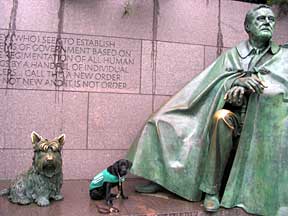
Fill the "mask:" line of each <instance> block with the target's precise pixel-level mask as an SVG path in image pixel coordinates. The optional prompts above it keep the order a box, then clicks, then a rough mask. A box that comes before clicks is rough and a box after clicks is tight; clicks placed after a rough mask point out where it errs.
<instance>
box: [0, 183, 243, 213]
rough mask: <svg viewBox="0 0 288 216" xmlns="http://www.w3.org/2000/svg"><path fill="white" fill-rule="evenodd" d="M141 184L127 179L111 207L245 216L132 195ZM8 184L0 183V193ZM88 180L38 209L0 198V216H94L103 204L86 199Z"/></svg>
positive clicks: (165, 196) (168, 197) (160, 196)
mask: <svg viewBox="0 0 288 216" xmlns="http://www.w3.org/2000/svg"><path fill="white" fill-rule="evenodd" d="M139 182H141V183H143V181H142V180H139V179H128V180H127V181H126V182H125V183H124V190H125V192H126V195H128V196H129V199H128V200H122V199H119V200H115V201H114V205H115V206H116V207H118V208H119V209H120V213H118V214H116V213H115V214H110V215H121V216H122V215H123V216H124V215H135V216H146V215H147V216H209V215H210V216H214V215H215V216H216V215H217V216H247V215H248V214H246V213H245V212H244V211H243V210H242V209H239V208H234V209H230V210H227V209H221V210H220V211H219V212H217V213H216V214H208V213H205V212H204V211H203V208H202V204H201V203H200V202H188V201H186V200H183V199H181V198H179V197H177V196H175V195H174V194H171V193H169V192H161V193H157V194H154V195H152V194H150V195H143V194H139V193H136V192H134V185H135V184H137V183H139ZM8 185H9V182H8V181H0V190H2V189H4V188H6V187H7V186H8ZM88 186H89V181H84V180H83V181H64V184H63V187H62V194H63V195H64V200H62V201H52V203H51V205H50V206H49V207H38V206H37V205H35V204H31V205H27V206H21V205H16V204H12V203H10V202H9V201H8V200H7V197H0V216H18V215H19V216H20V215H21V216H38V215H41V216H92V215H93V216H95V215H101V214H100V213H98V211H97V207H96V203H97V204H98V205H100V206H103V205H104V203H103V202H102V201H97V202H96V201H92V200H90V198H89V196H88V192H87V190H88Z"/></svg>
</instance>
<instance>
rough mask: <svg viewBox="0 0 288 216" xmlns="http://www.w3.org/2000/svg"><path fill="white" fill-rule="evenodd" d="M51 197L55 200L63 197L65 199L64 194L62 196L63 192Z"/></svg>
mask: <svg viewBox="0 0 288 216" xmlns="http://www.w3.org/2000/svg"><path fill="white" fill-rule="evenodd" d="M51 198H52V199H54V200H62V199H64V196H62V195H61V194H57V195H55V196H52V197H51Z"/></svg>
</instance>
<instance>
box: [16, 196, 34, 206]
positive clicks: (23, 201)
mask: <svg viewBox="0 0 288 216" xmlns="http://www.w3.org/2000/svg"><path fill="white" fill-rule="evenodd" d="M10 201H11V202H13V203H19V204H21V205H28V204H30V203H31V202H33V200H30V199H29V198H26V197H23V198H19V199H17V198H16V199H11V198H10Z"/></svg>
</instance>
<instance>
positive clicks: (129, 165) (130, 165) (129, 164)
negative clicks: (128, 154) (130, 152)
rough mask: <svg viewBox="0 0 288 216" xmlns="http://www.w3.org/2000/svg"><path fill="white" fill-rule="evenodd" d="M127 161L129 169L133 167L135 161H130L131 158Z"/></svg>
mask: <svg viewBox="0 0 288 216" xmlns="http://www.w3.org/2000/svg"><path fill="white" fill-rule="evenodd" d="M127 163H128V169H131V167H132V165H133V163H132V162H131V161H129V160H127Z"/></svg>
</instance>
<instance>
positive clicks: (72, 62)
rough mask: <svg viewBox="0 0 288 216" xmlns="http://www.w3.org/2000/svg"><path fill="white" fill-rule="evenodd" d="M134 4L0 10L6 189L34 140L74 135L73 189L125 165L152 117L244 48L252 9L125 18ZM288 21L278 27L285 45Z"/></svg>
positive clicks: (171, 3) (138, 7)
mask: <svg viewBox="0 0 288 216" xmlns="http://www.w3.org/2000/svg"><path fill="white" fill-rule="evenodd" d="M127 2H128V0H53V1H52V0H49V1H45V0H13V1H12V0H11V1H6V0H1V1H0V13H1V15H2V18H1V19H0V100H1V105H0V125H1V127H0V158H1V163H0V179H11V178H14V177H15V175H16V174H17V173H19V172H21V171H22V170H25V169H27V168H28V167H29V166H30V164H31V161H32V154H33V152H32V145H31V139H30V134H31V132H32V131H33V130H34V131H36V132H38V133H39V134H40V135H42V136H44V137H46V138H49V139H50V138H54V137H56V136H58V135H60V134H61V133H65V134H66V143H65V146H64V150H63V160H64V164H63V167H64V177H65V179H88V178H91V177H93V176H94V174H95V173H96V172H98V171H100V170H101V169H103V168H105V167H106V166H108V165H109V164H111V163H112V162H113V161H114V160H116V159H119V158H122V157H124V155H125V153H126V151H127V149H128V148H129V146H130V144H131V143H132V142H133V140H134V139H135V137H136V136H137V134H138V133H139V131H140V130H141V127H142V126H143V124H144V122H145V120H146V119H147V118H148V117H149V115H150V114H151V113H152V112H153V111H155V110H156V109H157V108H159V106H161V104H163V103H164V102H165V101H167V100H168V99H169V98H170V97H171V95H173V94H174V93H175V92H177V91H178V90H179V89H180V88H181V87H182V86H184V85H185V83H187V82H188V81H189V80H191V79H192V78H193V77H194V76H195V75H196V74H197V73H199V72H200V71H202V70H203V69H204V68H205V67H207V66H208V65H209V64H210V63H211V62H212V61H213V60H214V59H215V58H216V57H217V55H218V54H220V53H221V52H223V51H225V49H227V48H229V47H232V46H234V45H235V44H237V43H238V42H240V41H241V40H244V39H245V38H246V33H245V32H244V30H243V24H242V23H243V20H244V16H245V13H246V11H247V10H248V9H249V8H251V7H253V6H254V5H253V4H248V3H242V2H239V1H232V0H193V1H191V0H159V5H158V4H154V1H153V0H134V1H132V0H130V3H131V5H130V9H129V11H130V13H129V14H126V15H125V14H124V11H125V10H124V9H125V6H126V4H127ZM155 2H156V1H155ZM287 21H288V19H287V17H286V18H282V19H280V20H278V26H277V30H276V34H275V35H276V37H275V40H276V41H277V42H279V43H280V44H282V43H284V42H286V41H287V40H288V31H287V23H288V22H287ZM285 28H286V30H285Z"/></svg>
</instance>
